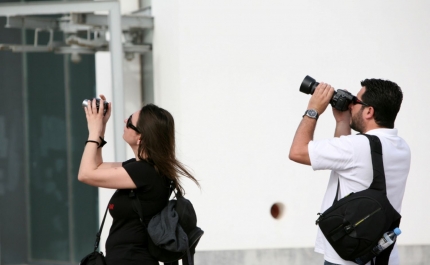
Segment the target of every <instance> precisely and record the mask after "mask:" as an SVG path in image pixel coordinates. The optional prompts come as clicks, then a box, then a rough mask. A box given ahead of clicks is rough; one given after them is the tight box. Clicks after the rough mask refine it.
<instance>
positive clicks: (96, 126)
mask: <svg viewBox="0 0 430 265" xmlns="http://www.w3.org/2000/svg"><path fill="white" fill-rule="evenodd" d="M89 101H90V102H88V106H87V107H85V108H84V110H85V114H86V118H87V123H88V132H89V138H90V139H92V138H94V139H98V138H99V137H100V136H101V137H103V136H104V134H105V130H106V123H107V122H108V120H109V118H110V115H111V111H112V103H108V105H107V106H108V108H107V110H106V114H105V115H103V113H104V112H105V109H104V108H105V101H106V97H105V96H104V95H100V102H99V104H98V105H99V106H97V100H96V99H92V100H89Z"/></svg>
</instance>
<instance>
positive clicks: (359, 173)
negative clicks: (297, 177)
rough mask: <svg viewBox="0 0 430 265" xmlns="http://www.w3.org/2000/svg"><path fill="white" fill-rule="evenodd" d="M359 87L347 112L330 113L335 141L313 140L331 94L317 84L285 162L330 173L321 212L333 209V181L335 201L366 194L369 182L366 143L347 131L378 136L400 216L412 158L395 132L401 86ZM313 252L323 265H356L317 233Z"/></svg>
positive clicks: (394, 260)
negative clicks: (325, 170)
mask: <svg viewBox="0 0 430 265" xmlns="http://www.w3.org/2000/svg"><path fill="white" fill-rule="evenodd" d="M361 85H362V88H361V90H360V91H359V92H358V94H357V97H355V98H354V100H353V101H352V103H350V105H349V110H348V111H343V112H341V111H339V110H336V109H334V108H333V116H334V118H335V120H336V128H335V134H334V136H335V137H334V138H331V139H326V140H319V141H313V135H314V131H315V127H316V124H317V120H318V117H319V116H321V115H322V114H323V113H324V111H325V110H326V108H327V106H328V104H329V102H330V100H331V98H332V96H333V94H334V88H333V87H331V86H330V85H329V84H325V83H320V84H319V85H318V86H317V87H316V89H315V91H314V93H313V95H312V97H311V98H310V100H309V104H308V108H307V111H306V113H305V115H303V119H302V121H301V122H300V125H299V127H298V129H297V131H296V134H295V136H294V140H293V143H292V145H291V149H290V155H289V157H290V159H291V160H293V161H295V162H297V163H301V164H305V165H311V166H312V168H313V170H322V169H330V170H331V175H330V179H329V183H328V186H327V190H326V193H325V196H324V199H323V203H322V206H321V212H324V211H325V210H326V209H327V208H329V207H330V206H331V205H332V204H333V200H334V197H335V196H336V190H337V186H338V180H339V184H340V186H339V199H340V198H342V197H344V196H346V195H348V194H350V193H351V192H357V191H361V190H365V189H367V188H368V187H369V186H370V184H371V182H372V180H373V167H372V161H371V154H370V144H369V140H368V139H367V138H366V137H364V136H363V135H351V128H352V129H353V130H355V131H358V132H360V133H366V134H370V135H376V136H378V137H379V139H380V140H381V144H382V153H383V163H384V169H385V178H386V186H387V197H388V200H389V201H390V203H391V204H392V205H393V207H394V208H395V209H396V210H397V211H398V212H399V213H400V211H401V207H402V200H403V195H404V192H405V185H406V179H407V176H408V173H409V168H410V158H411V154H410V149H409V146H408V145H407V143H406V142H405V141H404V140H403V139H402V138H400V137H399V136H398V135H397V129H394V121H395V119H396V116H397V113H398V112H399V110H400V105H401V103H402V100H403V94H402V91H401V89H400V87H399V86H398V85H397V84H395V83H393V82H391V81H386V80H380V79H366V80H364V81H362V82H361ZM315 251H316V252H318V253H321V254H323V255H324V259H325V264H327V265H329V264H342V265H343V264H348V265H349V264H351V265H352V264H355V263H353V262H350V261H345V260H343V259H342V258H341V257H339V255H337V253H336V252H335V250H334V249H333V248H332V247H331V245H330V244H329V243H328V241H327V240H326V239H325V237H324V235H323V234H322V232H321V230H320V229H319V228H318V234H317V239H316V243H315ZM389 264H390V265H398V264H399V256H398V251H397V248H396V246H395V247H394V249H393V251H392V252H391V255H390V262H389Z"/></svg>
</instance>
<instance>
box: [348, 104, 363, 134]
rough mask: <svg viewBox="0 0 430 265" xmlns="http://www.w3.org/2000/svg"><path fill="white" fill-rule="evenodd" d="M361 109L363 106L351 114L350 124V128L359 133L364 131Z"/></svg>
mask: <svg viewBox="0 0 430 265" xmlns="http://www.w3.org/2000/svg"><path fill="white" fill-rule="evenodd" d="M363 110H364V108H361V109H360V111H359V112H357V113H356V114H355V115H354V116H352V119H351V124H350V127H351V129H353V130H354V131H357V132H359V133H363V131H364V121H363V115H362V114H363Z"/></svg>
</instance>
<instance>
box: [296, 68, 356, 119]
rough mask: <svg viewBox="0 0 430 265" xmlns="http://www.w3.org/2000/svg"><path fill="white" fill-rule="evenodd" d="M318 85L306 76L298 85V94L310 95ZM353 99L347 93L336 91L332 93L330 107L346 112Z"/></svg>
mask: <svg viewBox="0 0 430 265" xmlns="http://www.w3.org/2000/svg"><path fill="white" fill-rule="evenodd" d="M318 85H319V83H318V82H317V81H315V79H313V78H312V77H310V76H308V75H307V76H306V77H305V79H303V81H302V84H301V85H300V92H302V93H305V94H311V95H312V94H313V93H314V91H315V88H316V87H317V86H318ZM354 98H355V96H354V95H352V94H351V93H349V92H348V91H346V90H342V89H338V90H337V91H335V92H334V94H333V97H332V98H331V100H330V105H331V106H332V107H333V108H335V109H337V110H340V111H346V110H348V107H349V104H351V102H352V101H353V100H354Z"/></svg>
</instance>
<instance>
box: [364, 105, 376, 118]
mask: <svg viewBox="0 0 430 265" xmlns="http://www.w3.org/2000/svg"><path fill="white" fill-rule="evenodd" d="M363 112H364V118H365V119H367V120H370V119H373V118H375V117H374V116H375V109H374V108H373V107H372V106H369V107H367V108H365V110H364V111H363Z"/></svg>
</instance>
